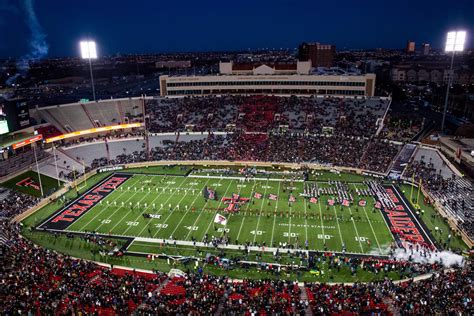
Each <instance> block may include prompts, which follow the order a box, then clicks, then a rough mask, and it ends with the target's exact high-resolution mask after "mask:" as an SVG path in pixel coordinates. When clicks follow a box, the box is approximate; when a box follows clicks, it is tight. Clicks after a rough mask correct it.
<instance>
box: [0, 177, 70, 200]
mask: <svg viewBox="0 0 474 316" xmlns="http://www.w3.org/2000/svg"><path fill="white" fill-rule="evenodd" d="M40 175H41V184H42V186H43V192H44V194H45V195H46V194H48V193H50V192H54V191H57V190H58V189H59V187H58V180H56V179H53V178H51V177H48V176H46V175H44V174H41V173H40ZM39 183H40V182H39V178H38V173H37V172H34V171H31V170H30V171H27V172H25V173H22V174H20V175H18V176H16V177H14V178H12V179H10V180H8V181H5V182H3V183H1V184H0V186H2V187H6V188H9V189H12V190H16V191H19V192H22V193H25V194H28V195H32V196H35V197H40V196H41V190H40V189H39ZM59 183H60V185H62V182H61V181H60V182H59Z"/></svg>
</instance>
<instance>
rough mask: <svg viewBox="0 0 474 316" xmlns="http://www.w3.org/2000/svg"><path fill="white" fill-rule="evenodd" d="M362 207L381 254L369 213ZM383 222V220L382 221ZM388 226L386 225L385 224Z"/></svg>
mask: <svg viewBox="0 0 474 316" xmlns="http://www.w3.org/2000/svg"><path fill="white" fill-rule="evenodd" d="M353 186H354V188H356V186H355V184H353ZM362 208H363V209H364V213H365V217H366V218H367V221H368V222H369V226H370V229H371V230H372V234H373V235H374V237H375V242H376V243H377V246H378V247H379V251H380V254H382V248H381V247H380V243H379V240H378V239H377V234H376V233H375V230H374V227H373V226H372V222H371V221H370V219H369V215H368V214H367V211H366V209H365V206H362ZM384 222H385V221H384ZM387 227H388V226H387Z"/></svg>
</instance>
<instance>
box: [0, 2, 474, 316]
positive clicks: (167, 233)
mask: <svg viewBox="0 0 474 316" xmlns="http://www.w3.org/2000/svg"><path fill="white" fill-rule="evenodd" d="M20 2H21V4H20V5H19V6H18V7H17V5H16V4H15V3H10V2H9V1H6V2H4V3H2V2H0V24H1V25H3V24H5V25H7V23H8V24H10V22H9V21H10V20H9V18H11V16H17V15H18V16H19V13H21V14H25V21H24V22H25V23H26V24H25V25H24V26H27V30H28V32H30V33H31V34H30V35H31V41H30V42H29V45H23V44H24V43H23V44H21V47H23V46H25V47H29V48H30V49H31V51H30V52H29V53H27V54H23V55H21V54H19V53H18V52H17V51H15V50H14V49H13V48H14V47H15V45H16V44H15V43H16V42H15V41H16V40H17V39H15V40H14V41H12V42H11V43H7V46H8V47H10V46H11V47H13V48H12V55H15V54H16V55H18V56H17V57H15V58H13V57H10V56H12V55H10V48H8V49H9V50H8V54H9V55H8V57H7V58H4V59H2V58H1V57H2V56H3V55H2V54H5V51H4V50H3V48H2V47H1V46H0V65H2V67H1V68H0V260H1V269H0V315H100V316H112V315H232V316H234V315H246V316H247V315H249V316H250V315H252V316H253V315H262V316H263V315H310V316H311V315H347V316H349V315H394V316H396V315H471V314H472V311H473V294H474V291H473V275H474V274H473V271H472V267H473V265H472V257H473V255H474V253H473V252H472V247H473V245H474V225H473V219H474V191H473V180H472V179H473V177H474V158H473V157H474V141H473V138H474V124H473V122H474V102H473V101H474V97H473V96H474V94H473V93H474V75H473V73H474V72H472V70H473V69H474V59H473V57H472V56H474V54H473V52H474V51H473V50H472V49H471V50H469V49H468V47H467V46H466V51H468V52H466V53H465V54H464V50H465V47H464V44H465V39H466V38H467V36H466V31H463V30H458V31H450V32H449V33H447V38H446V49H445V50H436V49H435V48H433V49H432V48H431V46H430V44H429V43H426V42H425V43H424V44H423V46H422V47H423V49H422V51H419V50H418V51H417V50H416V44H415V42H414V41H411V40H410V41H408V43H407V48H406V50H399V49H382V48H377V49H346V48H344V50H339V51H337V52H336V46H335V45H333V44H321V43H319V42H303V43H301V44H299V46H298V48H297V49H296V50H295V49H294V48H288V49H284V48H280V49H275V48H273V49H268V48H265V49H252V48H248V49H241V50H239V51H227V50H224V49H225V48H226V46H225V41H226V40H228V39H227V38H226V39H225V40H224V38H222V37H219V36H217V35H215V38H217V39H219V40H221V41H222V43H220V44H219V45H222V47H221V46H215V47H214V46H212V49H213V50H217V51H201V50H200V48H199V47H197V46H196V49H197V50H198V51H197V52H188V50H187V48H186V50H184V48H183V47H179V46H176V47H177V48H176V49H177V51H178V52H173V48H172V47H174V46H173V45H178V44H179V45H184V44H183V43H184V42H185V39H186V38H187V37H190V36H192V35H190V34H192V31H194V29H196V30H201V26H200V25H195V24H190V23H191V22H193V23H194V21H196V20H195V19H193V18H192V17H191V18H189V17H188V19H186V18H184V17H183V18H182V19H181V18H180V23H179V25H178V23H171V25H167V27H166V32H165V33H166V34H164V33H163V32H161V33H160V32H157V33H153V34H149V36H147V35H146V34H148V33H146V32H145V31H144V30H143V29H141V30H140V36H143V38H145V37H149V38H150V39H152V40H151V41H150V40H148V41H149V42H150V48H147V49H153V50H156V51H161V52H162V53H151V52H149V51H148V50H147V49H145V51H144V53H143V54H122V53H119V47H122V48H124V47H123V46H114V45H118V44H114V43H113V42H114V35H113V34H115V33H114V32H120V39H121V41H122V42H127V41H130V40H131V39H130V38H127V34H128V32H133V34H134V37H135V36H136V34H137V32H136V30H135V29H134V25H135V24H140V25H142V26H145V23H150V25H154V24H153V23H158V22H156V21H155V20H160V19H158V18H157V16H158V13H157V12H158V11H160V12H161V11H162V10H163V11H165V10H166V8H168V9H170V8H169V6H170V4H169V3H160V7H159V8H156V7H155V5H154V4H151V2H150V3H149V4H146V5H145V4H143V7H146V9H143V8H140V10H141V11H142V12H141V13H140V15H139V16H140V21H137V20H136V19H137V18H136V16H138V15H134V14H133V9H135V7H134V5H132V4H126V3H125V2H123V3H120V1H119V3H120V4H119V5H116V3H114V4H113V5H112V6H109V7H108V8H107V11H110V14H109V13H107V14H101V18H100V20H101V21H102V24H101V27H104V28H105V29H107V28H110V27H111V26H112V25H113V28H114V30H110V32H109V31H107V32H109V33H99V34H101V36H99V35H97V37H98V38H102V40H103V41H104V42H106V39H107V42H106V43H107V45H108V46H109V47H101V46H100V45H99V43H96V42H95V40H93V39H92V37H91V38H86V39H83V40H81V41H80V44H79V48H80V51H81V58H78V57H77V58H76V57H71V56H68V55H67V53H66V54H64V55H65V56H68V57H57V58H56V57H54V58H53V57H51V58H49V57H48V58H47V56H49V55H50V56H55V54H58V56H61V53H60V52H61V49H60V48H59V47H60V46H61V45H63V44H61V42H64V39H61V40H59V39H58V35H57V34H56V37H55V36H54V35H51V36H49V35H48V36H47V35H46V34H45V33H43V30H42V27H41V25H40V23H39V19H38V17H37V16H36V13H35V9H34V2H33V1H31V0H24V1H20ZM343 2H344V1H343ZM433 3H434V4H433V5H432V4H430V6H431V5H432V6H433V8H435V7H436V1H434V2H433ZM56 4H57V5H58V7H60V6H61V5H64V4H61V3H60V2H57V3H56ZM40 5H41V8H42V10H40V11H39V12H42V14H44V12H46V11H48V14H49V15H51V16H54V15H55V14H57V12H61V15H63V14H64V17H60V18H63V19H64V18H67V19H68V22H67V24H68V26H67V29H68V32H69V31H71V32H76V31H77V29H83V26H81V27H79V26H77V25H76V26H75V24H74V23H76V22H75V20H80V21H81V23H82V24H85V25H84V27H85V26H87V25H89V22H91V21H92V20H93V19H94V16H93V14H95V13H91V15H92V16H91V17H90V20H91V21H88V20H89V18H84V15H83V10H82V9H80V8H79V7H76V6H74V9H75V10H76V9H77V16H74V17H72V16H69V15H68V11H69V10H70V8H68V9H67V10H66V9H65V8H63V9H62V10H60V9H58V10H56V8H50V6H51V4H48V3H47V2H45V3H42V4H40ZM69 5H71V4H69V3H68V4H67V6H69ZM179 5H180V7H179V11H180V12H181V13H182V14H183V15H185V14H186V9H187V5H184V4H181V3H180V4H179ZM308 5H309V4H308ZM351 5H352V4H351ZM452 5H453V6H455V5H457V6H459V8H461V7H462V6H461V5H460V4H452ZM94 6H95V7H97V10H98V11H97V12H101V11H100V8H101V7H102V8H103V6H104V4H102V2H96V3H94ZM181 6H182V7H181ZM201 6H202V7H206V5H205V4H204V3H199V6H197V7H196V8H195V10H196V13H193V17H194V15H196V16H205V17H207V16H208V15H209V14H210V15H209V16H212V19H215V20H216V25H219V24H221V23H217V22H219V21H220V20H219V19H220V18H221V17H220V15H219V14H218V12H221V11H222V8H221V9H220V11H217V10H216V12H214V11H213V10H208V11H206V12H201V8H200V7H201ZM252 6H255V8H252V14H253V13H255V12H260V11H262V12H263V11H272V12H273V10H276V8H278V7H280V4H278V3H277V2H275V3H271V4H269V5H268V6H266V7H260V4H258V3H257V2H256V3H255V4H252ZM321 6H322V4H321ZM198 7H199V8H198ZM223 7H224V8H225V5H224V6H223ZM270 7H271V8H273V9H271V10H270V9H269V8H270ZM341 7H342V6H341ZM124 8H128V10H129V12H127V13H126V15H127V20H129V21H128V22H127V23H123V21H122V20H120V21H119V22H117V21H115V20H112V17H111V16H112V15H114V16H118V17H123V16H125V15H124V14H123V12H122V11H117V10H123V9H124ZM258 8H260V10H258ZM213 9H214V8H213ZM226 9H229V8H226ZM170 10H171V9H170ZM247 10H248V9H246V10H245V11H247ZM315 10H316V11H321V9H320V8H317V9H315ZM56 11H57V12H56ZM172 11H173V12H175V13H176V11H177V10H176V7H173V8H172ZM226 11H227V10H226ZM230 11H232V10H230ZM236 11H239V10H236ZM303 11H305V10H303ZM309 11H310V10H309V9H308V12H309ZM332 11H338V12H339V11H341V12H340V13H338V15H339V14H341V18H340V20H344V12H342V11H344V10H340V8H333V9H331V10H327V12H332ZM375 11H376V10H375V9H374V12H375ZM388 11H389V10H388V9H387V12H388ZM407 11H410V10H407ZM457 11H459V12H468V11H470V12H472V10H464V9H462V10H461V9H459V10H457ZM121 12H122V13H121ZM151 12H154V14H155V13H156V14H157V16H156V17H155V16H154V15H153V16H150V14H151ZM199 12H201V13H202V14H201V15H200V14H199ZM239 12H240V11H239ZM239 12H236V13H235V14H236V16H240V18H241V20H242V21H246V23H249V25H252V29H253V30H254V31H252V33H253V32H255V33H256V34H257V33H259V31H261V28H262V27H263V26H262V25H263V24H268V23H263V22H264V21H263V20H262V22H260V20H259V22H258V23H257V24H258V25H256V24H255V25H253V24H252V19H253V18H252V16H253V15H252V14H241V13H239ZM287 12H288V8H285V17H284V20H286V19H287V18H288V19H289V21H288V23H286V22H285V27H288V28H289V30H288V31H287V32H288V34H289V32H293V31H294V30H292V26H291V25H293V24H294V25H298V27H299V25H300V24H299V23H303V24H304V23H306V22H305V21H293V22H292V20H291V19H292V17H291V15H290V16H289V15H288V14H287ZM387 12H381V13H380V16H384V17H386V19H387V22H386V23H388V24H387V26H385V25H384V27H382V26H380V32H382V31H383V29H384V28H386V29H390V30H391V29H392V28H390V27H389V26H388V25H389V23H391V22H390V21H389V20H396V21H397V20H399V17H395V18H394V17H393V14H392V15H388V16H386V14H387ZM3 13H8V14H9V17H8V19H4V18H3V16H2V14H3ZM89 13H90V12H88V14H89ZM130 13H132V14H130ZM221 13H224V12H221ZM303 13H304V12H302V14H303ZM160 14H161V13H160ZM214 14H215V16H214ZM226 14H227V13H226ZM255 14H256V13H255ZM305 14H309V13H304V14H303V16H305ZM406 14H408V15H409V14H411V13H410V12H407V13H406ZM10 15H11V16H10ZM49 15H48V16H49ZM142 15H143V17H141V16H142ZM353 15H354V14H353V13H351V16H353ZM169 16H174V15H172V14H169ZM256 16H258V17H259V19H260V17H261V15H260V14H256ZM351 16H350V17H349V18H351ZM360 16H362V13H358V14H356V17H357V19H358V20H357V21H354V22H353V23H351V24H356V25H358V28H359V29H364V32H367V34H364V36H367V41H368V40H369V39H370V38H371V37H370V32H372V30H371V29H372V28H373V25H371V27H369V28H367V30H365V28H364V27H363V26H364V23H365V22H364V20H370V19H372V17H370V18H366V17H364V18H362V19H361V18H360ZM225 17H227V16H225ZM60 18H58V17H57V18H55V19H54V18H51V19H50V21H49V22H54V23H48V24H46V25H47V27H49V28H51V25H53V24H54V25H59V22H57V21H59V20H60ZM168 18H169V17H168V16H166V18H165V19H161V20H166V22H167V23H166V24H170V23H169V20H167V19H168ZM121 19H123V18H121ZM338 19H339V17H338ZM433 19H434V17H433ZM86 20H87V21H86ZM201 20H207V19H200V23H196V24H201V23H204V21H201ZM229 20H232V19H229ZM277 20H278V21H280V20H283V18H281V19H280V18H277V17H275V19H274V21H277ZM309 20H311V21H313V18H311V19H309ZM314 20H315V21H314V23H315V25H316V24H318V23H319V24H321V23H322V22H320V21H316V20H317V19H314ZM406 20H407V21H408V20H409V18H408V17H407V19H406ZM461 20H469V19H466V18H464V19H461ZM113 21H115V22H113ZM109 22H110V23H109ZM254 22H255V21H254ZM312 23H313V22H312ZM407 23H408V22H407ZM62 24H63V23H61V25H62ZM122 24H124V25H125V24H126V28H127V30H125V29H124V28H123V25H122ZM181 24H182V25H181ZM235 24H238V23H235ZM270 24H271V23H270ZM287 24H288V25H287ZM290 24H291V25H290ZM303 24H302V25H303ZM428 24H429V23H428ZM428 24H427V25H428ZM12 25H14V23H13V22H12ZM91 25H92V24H91ZM146 25H148V24H146ZM216 25H213V26H212V28H213V29H215V32H218V31H219V32H220V30H219V29H220V27H216ZM429 25H430V27H431V24H429ZM241 26H242V30H241V29H240V28H239V30H238V31H239V33H245V27H246V26H245V27H244V23H242V25H241ZM88 27H89V26H88ZM273 27H275V28H277V27H278V26H277V25H276V24H275V25H274V26H273ZM115 28H116V29H115ZM175 28H182V29H186V30H187V31H186V32H182V33H173V32H176V30H175ZM229 28H230V27H229V25H223V26H222V29H226V31H228V32H230V33H229V35H227V36H226V37H232V35H231V34H234V33H232V29H229ZM303 28H306V29H308V30H309V29H310V27H308V26H306V27H303ZM316 28H317V29H320V28H322V29H324V30H325V31H324V32H326V29H327V32H330V31H331V30H330V29H331V27H328V26H327V25H324V27H322V26H319V27H316ZM12 29H13V26H12ZM153 29H154V30H158V29H163V26H162V25H161V26H157V25H155V26H154V27H153ZM57 31H58V30H56V31H54V32H52V34H55V32H57ZM62 31H63V30H61V32H62ZM84 31H85V30H84ZM112 31H113V32H112ZM208 31H209V30H208ZM264 31H265V32H266V30H264ZM50 32H51V30H50ZM104 32H105V31H104ZM142 32H144V33H143V34H141V33H142ZM188 32H189V34H187V35H185V34H184V33H188ZM285 32H286V31H285ZM350 32H352V30H349V29H347V28H345V29H344V32H342V31H341V34H342V33H350ZM358 32H359V31H358ZM390 32H392V31H390ZM20 33H21V32H20V31H19V33H18V34H20ZM168 33H170V34H175V35H174V38H172V39H169V38H168V37H167V36H168V35H167V34H168ZM247 33H249V32H247ZM295 33H297V32H295ZM359 33H360V32H359ZM395 33H396V30H393V36H394V37H395V35H396V34H395ZM419 33H420V34H421V33H422V31H419ZM425 33H426V34H427V33H428V32H427V31H426V32H425ZM425 33H423V34H425ZM21 34H23V33H21ZM25 34H26V33H25ZM28 34H29V33H28ZM84 34H87V32H85V33H84ZM216 34H217V33H216ZM328 34H329V33H328ZM426 34H425V35H426ZM30 35H28V36H30ZM128 35H129V34H128ZM249 35H252V36H255V34H247V35H246V36H249ZM425 35H424V36H425ZM22 36H23V35H19V36H14V37H15V38H16V37H18V38H21V37H22ZM61 36H63V35H61ZM200 36H202V37H203V38H212V35H210V34H209V35H208V34H205V33H203V34H202V35H200ZM233 36H235V37H236V38H235V42H239V40H241V37H240V36H241V35H238V36H237V34H234V35H233ZM265 36H266V37H269V39H268V40H269V41H267V42H265V41H263V42H262V45H267V43H268V42H271V41H270V37H271V36H270V34H268V35H267V34H266V35H265ZM279 36H282V40H283V37H284V36H285V34H280V35H279ZM292 36H293V35H292ZM305 36H307V34H306V35H305ZM320 36H321V35H320ZM338 36H340V34H339V35H338ZM420 36H421V35H420ZM122 37H123V40H122ZM380 37H382V36H381V35H380V34H377V38H378V39H380ZM5 38H7V39H9V40H10V37H9V36H7V37H5ZM49 38H51V39H52V40H51V44H50V45H49V44H48V43H47V41H48V39H49ZM61 38H62V37H61ZM155 38H160V41H158V42H159V44H160V45H161V46H160V47H157V46H153V45H156V43H153V42H155V40H154V39H155ZM135 39H136V38H135ZM178 39H179V41H178ZM197 39H199V41H201V38H200V37H199V36H197V35H196V40H197ZM260 41H262V40H261V39H260ZM358 41H359V40H358ZM7 42H8V41H7ZM178 42H183V43H178ZM216 42H219V41H216ZM232 42H234V39H233V40H232ZM133 43H134V45H138V44H137V42H133ZM242 43H246V42H245V41H242ZM242 43H240V42H239V45H244V44H242ZM380 43H383V41H382V42H380ZM387 43H388V39H387ZM18 45H20V44H18ZM121 45H122V44H121ZM127 45H130V43H127ZM168 45H169V47H168ZM186 45H188V43H186ZM201 45H203V44H202V43H201ZM216 45H217V44H216ZM233 45H234V44H233ZM338 45H339V44H338ZM370 45H375V42H374V43H372V44H370ZM376 45H379V40H377V41H376ZM466 45H467V44H466ZM49 46H51V50H52V51H51V53H49V55H48V49H49ZM56 46H58V47H56ZM189 46H190V47H191V48H192V47H194V46H192V43H191V42H190V43H189ZM186 47H187V46H186ZM209 47H210V46H206V47H204V46H203V47H201V48H202V50H204V49H209ZM232 47H235V46H232ZM338 47H339V46H338ZM374 47H375V46H374ZM377 47H378V46H377ZM23 48H24V47H23ZM63 49H64V48H63ZM68 49H69V48H68ZM101 49H103V50H104V51H103V52H102V51H101ZM133 49H134V50H133V51H135V48H133ZM136 49H144V48H143V47H142V46H138V47H136ZM163 50H165V52H163ZM124 51H128V50H127V49H126V48H124ZM166 51H169V52H166ZM181 51H183V52H181ZM184 51H186V52H184ZM58 52H59V53H58ZM105 52H107V53H108V54H110V55H105ZM16 55H15V56H16ZM447 67H449V68H447ZM448 69H449V70H448ZM443 102H444V103H443ZM443 106H444V108H443Z"/></svg>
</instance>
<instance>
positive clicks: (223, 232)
mask: <svg viewBox="0 0 474 316" xmlns="http://www.w3.org/2000/svg"><path fill="white" fill-rule="evenodd" d="M240 191H242V186H239V191H238V192H237V195H240ZM249 203H250V201H249ZM232 215H234V212H232V213H230V214H229V218H227V221H226V223H225V225H224V229H223V230H222V234H221V236H224V234H225V229H226V228H227V223H229V221H230V219H231V217H232Z"/></svg>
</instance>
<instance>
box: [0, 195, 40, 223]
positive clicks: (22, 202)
mask: <svg viewBox="0 0 474 316" xmlns="http://www.w3.org/2000/svg"><path fill="white" fill-rule="evenodd" d="M38 201H39V198H35V197H33V196H31V195H27V194H24V193H21V192H18V191H14V190H7V191H6V192H5V193H2V197H1V199H0V218H9V217H14V216H15V215H18V214H20V213H22V212H24V211H25V210H27V209H29V208H31V207H32V206H34V205H35V204H36V203H38Z"/></svg>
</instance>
